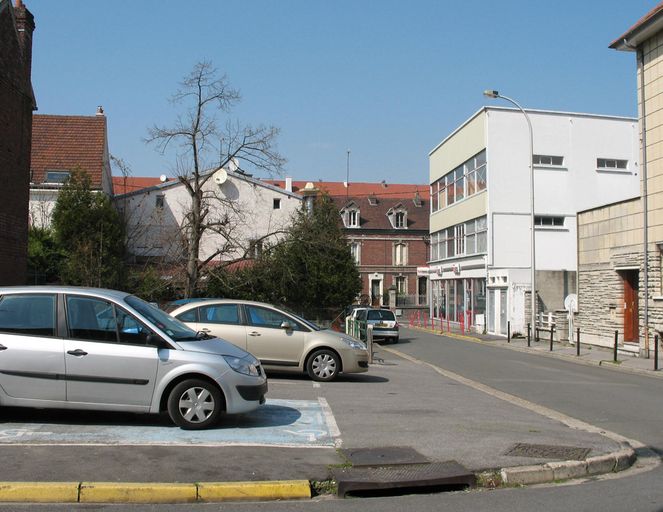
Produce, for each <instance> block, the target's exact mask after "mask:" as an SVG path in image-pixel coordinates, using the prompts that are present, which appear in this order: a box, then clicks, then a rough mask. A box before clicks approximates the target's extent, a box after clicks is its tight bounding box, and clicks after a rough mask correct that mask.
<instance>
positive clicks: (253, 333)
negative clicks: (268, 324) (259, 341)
mask: <svg viewBox="0 0 663 512" xmlns="http://www.w3.org/2000/svg"><path fill="white" fill-rule="evenodd" d="M249 336H261V334H260V333H259V332H256V331H251V332H250V333H249Z"/></svg>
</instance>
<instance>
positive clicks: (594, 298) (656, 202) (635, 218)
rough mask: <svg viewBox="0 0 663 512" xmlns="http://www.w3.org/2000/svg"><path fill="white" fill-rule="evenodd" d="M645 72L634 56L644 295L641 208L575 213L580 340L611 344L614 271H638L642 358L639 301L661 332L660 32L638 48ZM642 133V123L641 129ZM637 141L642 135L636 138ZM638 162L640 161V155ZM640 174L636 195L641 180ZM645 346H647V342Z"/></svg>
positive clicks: (619, 322) (619, 292) (618, 325)
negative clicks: (642, 143) (642, 168)
mask: <svg viewBox="0 0 663 512" xmlns="http://www.w3.org/2000/svg"><path fill="white" fill-rule="evenodd" d="M642 49H643V52H644V68H643V66H642V65H641V63H640V61H639V57H636V55H634V57H636V58H638V71H637V84H638V92H637V101H638V114H639V119H640V120H642V112H643V109H642V103H641V98H642V96H641V91H642V89H641V83H642V82H641V79H642V73H643V72H644V87H645V113H646V128H647V132H646V166H647V201H648V205H647V210H648V215H647V219H648V223H649V228H648V238H649V244H648V258H647V260H648V273H649V278H648V281H649V283H648V292H649V293H648V296H647V299H645V294H644V289H645V287H644V260H645V258H644V254H643V253H644V247H643V243H644V232H643V230H644V217H643V209H644V204H643V201H642V200H641V199H635V200H631V201H625V202H622V203H618V204H614V205H609V206H605V207H603V208H598V209H595V210H591V211H588V212H583V213H579V214H578V269H579V274H578V281H579V283H578V286H579V291H578V298H579V306H580V310H579V314H578V319H579V324H580V327H581V329H582V330H583V331H584V332H585V333H586V335H584V336H583V342H586V341H589V342H595V343H598V344H606V341H607V343H610V341H609V340H610V339H611V338H612V332H613V330H617V331H619V332H622V330H623V322H624V318H623V301H624V292H623V286H624V285H623V279H622V277H621V276H620V274H619V272H618V269H619V268H620V267H633V268H637V269H639V280H640V293H639V315H640V343H639V352H640V353H641V354H646V348H647V346H646V341H645V326H644V301H645V300H648V302H647V305H648V308H649V322H648V324H649V329H650V337H653V334H654V331H661V330H663V300H661V296H662V295H663V280H662V275H661V270H662V260H661V250H660V249H659V247H658V245H657V243H658V242H663V32H659V33H658V34H657V35H655V36H653V37H652V38H651V39H649V40H648V41H646V42H645V43H644V44H643V46H642ZM640 133H642V123H641V125H640ZM641 140H642V137H641ZM641 161H643V162H644V161H645V159H644V155H641ZM642 178H643V176H642V174H641V177H640V180H641V194H644V186H643V185H644V182H643V179H642ZM649 348H650V349H651V348H652V345H651V341H650V343H649Z"/></svg>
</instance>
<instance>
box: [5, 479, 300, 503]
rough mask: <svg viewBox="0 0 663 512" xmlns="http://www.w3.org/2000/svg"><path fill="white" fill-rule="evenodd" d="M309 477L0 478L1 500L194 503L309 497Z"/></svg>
mask: <svg viewBox="0 0 663 512" xmlns="http://www.w3.org/2000/svg"><path fill="white" fill-rule="evenodd" d="M310 498H311V484H310V483H309V481H308V480H280V481H272V482H204V483H203V482H201V483H191V484H181V483H149V482H148V483H142V482H0V502H2V503H7V502H21V503H193V502H220V501H241V500H254V501H267V500H296V499H310Z"/></svg>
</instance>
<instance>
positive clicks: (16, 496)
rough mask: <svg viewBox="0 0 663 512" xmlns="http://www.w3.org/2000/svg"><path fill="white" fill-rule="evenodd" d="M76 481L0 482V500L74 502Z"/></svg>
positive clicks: (76, 490)
mask: <svg viewBox="0 0 663 512" xmlns="http://www.w3.org/2000/svg"><path fill="white" fill-rule="evenodd" d="M78 486H79V483H78V482H0V502H12V501H13V502H30V503H76V502H77V501H78Z"/></svg>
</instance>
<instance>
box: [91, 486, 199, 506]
mask: <svg viewBox="0 0 663 512" xmlns="http://www.w3.org/2000/svg"><path fill="white" fill-rule="evenodd" d="M197 497H198V494H197V489H196V484H165V483H134V482H118V483H114V482H82V483H81V490H80V498H79V501H80V502H81V503H190V502H195V501H196V500H197Z"/></svg>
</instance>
